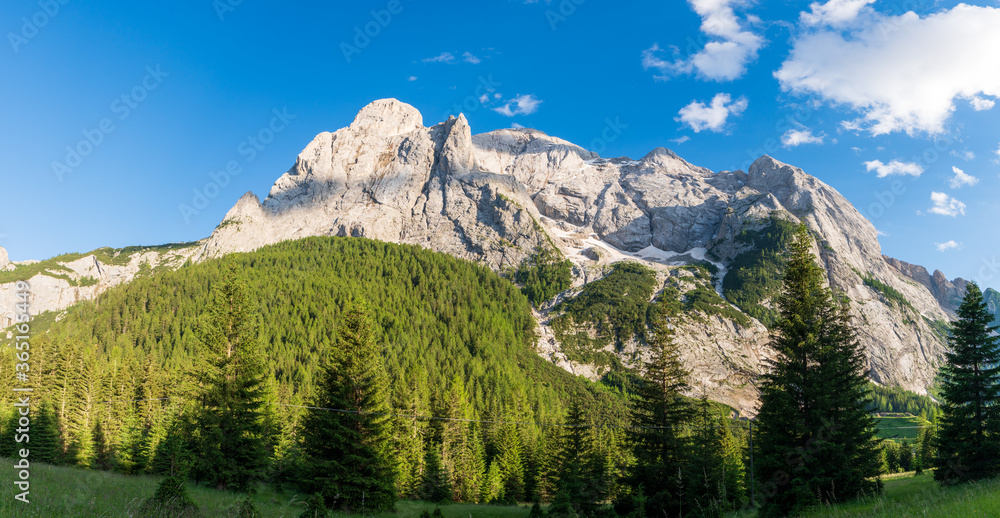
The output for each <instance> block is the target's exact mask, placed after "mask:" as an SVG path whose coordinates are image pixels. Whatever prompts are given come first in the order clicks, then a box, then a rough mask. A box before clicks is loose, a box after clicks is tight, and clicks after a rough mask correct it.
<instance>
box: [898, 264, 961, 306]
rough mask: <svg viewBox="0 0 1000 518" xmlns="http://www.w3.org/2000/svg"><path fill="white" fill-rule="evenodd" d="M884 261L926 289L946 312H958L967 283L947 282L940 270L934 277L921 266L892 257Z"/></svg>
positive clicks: (936, 271) (956, 280)
mask: <svg viewBox="0 0 1000 518" xmlns="http://www.w3.org/2000/svg"><path fill="white" fill-rule="evenodd" d="M885 261H886V263H887V264H889V265H890V266H892V267H893V268H895V269H896V271H898V272H899V273H900V274H902V275H904V276H906V277H908V278H910V279H912V280H914V281H916V282H918V283H920V284H921V285H922V286H924V287H926V288H927V290H928V291H930V292H931V294H933V295H934V298H935V299H937V301H938V303H939V304H940V305H941V307H942V308H944V309H945V310H946V311H948V312H950V313H954V312H955V311H957V310H958V306H959V305H961V303H962V297H964V296H965V289H966V288H967V287H968V286H969V282H968V281H966V280H965V279H963V278H961V277H958V278H956V279H955V280H953V281H949V280H948V278H947V277H945V275H944V274H943V273H941V270H934V275H931V274H929V273H927V269H926V268H924V267H923V266H918V265H914V264H910V263H907V262H905V261H900V260H899V259H893V258H892V257H885Z"/></svg>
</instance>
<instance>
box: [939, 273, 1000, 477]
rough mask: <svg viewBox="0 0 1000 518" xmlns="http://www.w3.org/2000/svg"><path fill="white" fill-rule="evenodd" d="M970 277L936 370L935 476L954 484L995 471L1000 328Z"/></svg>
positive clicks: (999, 432) (999, 448) (999, 441)
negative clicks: (938, 376) (941, 365)
mask: <svg viewBox="0 0 1000 518" xmlns="http://www.w3.org/2000/svg"><path fill="white" fill-rule="evenodd" d="M992 321H993V315H992V314H990V312H989V309H988V308H987V306H986V302H985V301H984V300H983V294H982V292H981V291H980V290H979V286H977V285H976V283H970V284H969V286H968V288H966V290H965V298H963V299H962V305H961V306H960V307H959V308H958V320H956V321H955V322H954V323H953V324H952V332H951V336H950V337H949V338H948V344H949V345H950V349H951V350H949V351H948V352H947V354H946V359H947V363H946V364H945V366H944V368H943V369H942V370H941V375H942V378H943V383H942V387H941V395H942V396H943V399H944V402H943V404H942V406H941V410H942V413H943V418H942V420H941V423H940V429H939V430H938V440H937V450H938V459H937V466H938V469H937V471H935V472H934V478H935V480H938V481H939V482H941V483H942V484H956V483H960V482H965V481H968V480H980V479H983V478H987V477H991V476H994V475H996V474H998V473H1000V337H997V336H996V335H995V334H991V333H995V332H996V331H997V330H1000V328H998V327H992Z"/></svg>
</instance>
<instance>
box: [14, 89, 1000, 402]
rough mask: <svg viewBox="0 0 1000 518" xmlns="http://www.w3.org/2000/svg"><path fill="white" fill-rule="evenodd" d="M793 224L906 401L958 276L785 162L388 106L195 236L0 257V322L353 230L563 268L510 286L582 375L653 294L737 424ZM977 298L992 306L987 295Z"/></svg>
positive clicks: (958, 293)
mask: <svg viewBox="0 0 1000 518" xmlns="http://www.w3.org/2000/svg"><path fill="white" fill-rule="evenodd" d="M802 221H804V222H805V223H806V224H807V225H808V227H809V228H810V229H811V231H812V232H813V234H814V237H815V238H816V243H817V246H816V249H815V250H814V252H815V254H816V256H817V257H818V258H819V260H820V262H821V265H822V266H823V268H824V269H825V271H826V275H827V278H828V280H829V283H830V285H831V287H832V288H834V290H836V291H837V292H839V293H842V294H843V295H844V296H846V297H847V298H849V299H850V301H851V306H850V307H851V311H852V313H853V315H854V317H855V319H856V322H857V323H858V324H859V325H858V330H859V336H860V340H861V342H862V344H863V347H864V349H865V351H866V353H867V358H868V366H867V367H868V376H869V377H870V378H871V380H872V381H874V382H876V383H879V384H882V385H886V386H892V387H901V388H904V389H907V390H910V391H913V392H916V393H918V394H926V393H927V392H928V389H929V388H932V387H933V385H934V383H935V373H936V372H937V369H938V365H939V363H940V362H941V360H942V358H943V353H944V349H945V333H946V329H947V328H946V324H947V323H948V322H949V321H950V320H951V319H953V318H954V316H955V313H954V312H955V310H956V308H957V306H958V304H959V303H960V300H961V297H962V295H963V294H964V292H965V287H966V285H967V282H966V281H965V280H963V279H955V280H948V279H947V278H946V277H945V275H944V274H942V273H941V272H940V271H935V272H934V273H933V274H931V273H929V272H928V270H927V269H925V268H924V267H922V266H917V265H913V264H909V263H906V262H904V261H902V260H899V259H894V258H891V257H886V256H883V255H882V252H881V247H880V245H879V242H878V233H877V232H876V229H875V227H874V226H873V225H872V223H871V222H869V221H868V220H866V219H865V218H864V217H863V216H862V215H861V214H860V213H859V212H858V211H857V210H856V209H855V208H854V207H853V206H852V205H851V204H850V203H849V202H848V201H847V200H846V199H845V198H844V197H843V196H841V195H840V194H839V193H838V192H836V191H835V190H834V189H832V188H831V187H829V186H828V185H826V184H824V183H823V182H822V181H820V180H818V179H817V178H815V177H813V176H810V175H809V174H807V173H805V172H804V171H802V170H801V169H798V168H796V167H793V166H791V165H787V164H783V163H781V162H779V161H777V160H774V159H773V158H771V157H769V156H763V157H761V158H759V159H757V160H756V161H755V162H754V163H753V164H752V165H751V166H750V167H749V170H748V171H746V172H744V171H721V172H713V171H710V170H708V169H705V168H702V167H698V166H695V165H692V164H690V163H688V162H687V161H685V160H684V159H683V158H681V157H679V156H678V155H676V154H675V153H673V152H672V151H670V150H667V149H664V148H657V149H654V150H653V151H651V152H649V154H647V155H646V156H644V157H642V158H641V159H638V160H634V159H631V158H625V157H620V158H602V157H600V156H598V155H596V154H595V153H592V152H590V151H587V150H585V149H583V148H581V147H579V146H577V145H574V144H572V143H570V142H567V141H565V140H561V139H559V138H556V137H551V136H548V135H546V134H545V133H542V132H541V131H537V130H534V129H503V130H497V131H492V132H489V133H484V134H478V135H473V133H472V131H471V128H470V127H469V124H468V122H467V120H466V119H465V117H464V116H462V115H459V116H458V117H457V118H455V117H452V118H449V119H448V120H447V121H444V122H440V123H437V124H435V125H432V126H425V125H424V121H423V118H422V116H421V114H420V113H419V112H418V111H417V110H416V109H415V108H413V107H412V106H409V105H407V104H405V103H402V102H400V101H397V100H395V99H383V100H378V101H375V102H373V103H371V104H369V105H368V106H366V107H364V108H363V109H362V110H361V111H360V112H359V113H358V115H357V116H356V117H355V119H354V121H353V122H352V123H351V124H350V125H349V126H347V127H345V128H342V129H339V130H337V131H335V132H332V133H331V132H324V133H321V134H319V135H317V136H316V137H315V139H313V141H312V142H310V143H309V144H308V145H307V146H306V147H305V149H304V150H303V151H302V152H301V153H300V154H299V156H298V157H297V159H296V160H295V163H294V165H293V166H292V167H291V169H289V170H288V172H286V173H285V174H283V175H281V177H279V178H278V179H277V181H276V182H275V183H274V185H273V186H272V187H271V190H270V193H269V194H268V196H267V197H266V198H265V199H264V200H263V201H260V200H259V199H258V198H257V197H256V196H255V195H253V194H252V193H247V194H245V195H243V196H242V197H241V198H240V199H239V200H238V201H237V202H236V204H235V205H234V206H233V208H232V209H231V210H230V211H229V212H228V213H227V215H226V216H225V218H224V219H223V221H222V222H221V223H220V224H219V225H218V227H217V228H216V229H215V231H214V232H213V233H212V235H210V236H209V237H207V238H205V239H202V240H201V241H198V242H194V243H181V244H170V245H161V246H150V247H142V246H137V247H129V248H125V249H117V250H115V249H110V248H103V249H98V250H95V251H92V252H90V253H85V254H76V253H74V254H66V255H63V256H59V257H54V258H51V259H48V260H45V261H40V262H38V261H25V262H17V263H11V262H9V261H8V258H7V253H6V251H4V250H3V249H0V283H2V284H0V328H5V327H7V326H9V325H11V323H12V319H13V318H14V314H15V305H16V303H17V300H16V296H15V292H16V289H15V282H16V281H18V280H28V281H29V282H30V284H31V288H32V293H33V300H32V301H31V303H32V313H43V314H44V313H45V312H49V313H47V314H48V315H51V316H53V318H54V319H56V320H58V319H61V318H62V316H63V315H64V314H65V311H66V310H67V308H69V307H70V306H73V305H74V304H77V303H79V302H81V301H86V300H92V299H95V298H98V296H99V295H100V294H101V293H103V292H105V291H107V290H109V289H111V288H113V287H116V286H118V285H122V284H126V283H129V282H130V281H132V280H134V279H136V278H142V277H146V276H150V275H156V274H157V273H158V272H160V271H166V270H177V269H179V268H182V267H185V265H189V264H195V263H200V262H204V261H207V260H210V259H214V258H219V257H221V256H225V255H227V254H231V253H236V252H251V251H254V250H257V249H259V248H261V247H264V246H267V245H272V244H275V243H279V242H284V241H289V240H298V239H302V238H307V237H310V236H342V237H356V238H359V237H364V238H369V239H373V240H379V241H385V242H391V243H401V244H409V245H418V246H419V247H423V248H426V249H430V250H432V251H436V252H443V253H445V254H448V255H451V256H454V257H457V258H459V259H464V260H468V261H472V262H476V263H480V264H482V265H485V266H487V267H488V268H489V269H492V270H494V271H496V272H498V273H500V274H502V275H503V276H505V277H507V278H508V279H511V280H512V281H515V282H518V283H519V284H524V283H525V282H526V281H525V280H524V279H526V278H528V277H530V274H531V270H532V269H533V268H534V269H538V268H547V267H551V268H556V269H558V268H566V269H568V271H569V272H570V275H569V277H568V278H567V280H566V282H565V283H564V284H565V285H561V286H559V285H558V284H556V285H557V286H559V289H558V290H556V292H547V291H545V290H542V291H541V293H543V296H539V295H537V293H536V295H535V296H533V297H532V296H530V295H529V298H530V299H532V301H533V303H534V304H533V308H534V309H533V310H532V311H533V312H534V320H535V324H534V325H535V334H536V335H537V346H536V349H537V353H538V354H539V355H540V356H542V357H543V358H544V359H546V360H548V361H550V362H552V363H554V364H556V365H558V366H559V367H562V368H563V369H565V370H567V371H569V372H571V373H573V374H576V375H580V376H584V377H586V378H589V379H591V380H597V379H600V378H602V377H604V376H606V375H607V374H609V373H612V372H616V371H621V370H623V369H624V370H628V369H630V368H634V367H637V366H638V365H640V364H641V362H642V359H643V357H644V350H645V348H644V342H643V336H644V331H643V330H644V329H645V326H644V325H639V324H643V323H644V319H645V318H646V317H645V315H646V314H647V312H646V309H647V306H648V305H649V304H650V301H652V300H653V299H654V298H656V297H669V298H670V299H671V300H672V303H673V304H674V306H675V307H676V309H677V311H678V314H679V315H681V320H680V321H681V324H679V325H678V326H677V330H676V333H677V342H678V343H679V344H680V347H681V350H682V357H683V361H684V363H685V366H686V367H687V368H688V369H689V370H690V371H691V374H692V375H691V385H692V386H693V387H696V388H695V389H694V390H695V391H696V392H695V393H693V394H691V395H692V396H696V397H697V396H702V395H707V396H708V397H710V398H711V399H714V400H716V401H719V402H722V403H725V404H727V405H730V406H731V407H733V408H735V409H738V410H739V411H741V412H743V413H749V414H752V413H754V412H755V406H756V400H757V396H758V394H757V390H756V388H755V387H754V384H753V382H754V378H755V376H757V375H758V374H760V373H761V372H762V368H763V367H762V365H763V363H762V360H763V359H765V358H767V357H769V356H770V355H771V354H772V351H770V350H769V348H768V346H767V343H768V340H769V331H768V326H769V325H771V324H772V323H773V321H774V317H775V311H774V310H773V309H771V300H772V298H773V297H774V296H775V295H776V294H777V292H778V290H779V289H780V286H781V270H782V268H783V260H784V259H783V254H782V251H783V249H784V245H785V244H787V243H788V242H789V241H790V239H791V238H792V235H793V233H794V229H795V226H796V225H797V224H798V223H799V222H802ZM567 260H568V263H567V262H566V261H567ZM600 294H604V295H605V296H603V297H599V296H597V295H600ZM986 297H987V300H988V301H990V304H992V305H991V306H990V307H991V309H992V311H994V313H996V312H997V307H998V303H1000V294H998V293H997V292H996V291H993V290H987V292H986ZM8 338H9V337H8Z"/></svg>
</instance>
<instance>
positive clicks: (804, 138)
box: [781, 128, 826, 148]
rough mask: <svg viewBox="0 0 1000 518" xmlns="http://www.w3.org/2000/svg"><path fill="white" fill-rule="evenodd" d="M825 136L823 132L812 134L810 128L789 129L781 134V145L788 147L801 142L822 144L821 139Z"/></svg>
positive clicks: (799, 144) (798, 144)
mask: <svg viewBox="0 0 1000 518" xmlns="http://www.w3.org/2000/svg"><path fill="white" fill-rule="evenodd" d="M825 137H826V135H824V134H822V133H821V134H819V135H813V133H812V130H810V129H808V128H806V129H790V130H788V131H786V132H785V134H784V135H782V136H781V145H782V146H785V147H786V148H788V147H795V146H801V145H802V144H822V143H823V139H824V138H825Z"/></svg>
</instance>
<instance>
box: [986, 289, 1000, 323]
mask: <svg viewBox="0 0 1000 518" xmlns="http://www.w3.org/2000/svg"><path fill="white" fill-rule="evenodd" d="M983 298H985V299H986V307H988V308H989V309H990V313H993V316H994V317H995V318H994V319H993V325H995V326H1000V292H998V291H997V290H994V289H993V288H987V289H986V291H985V292H983Z"/></svg>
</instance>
